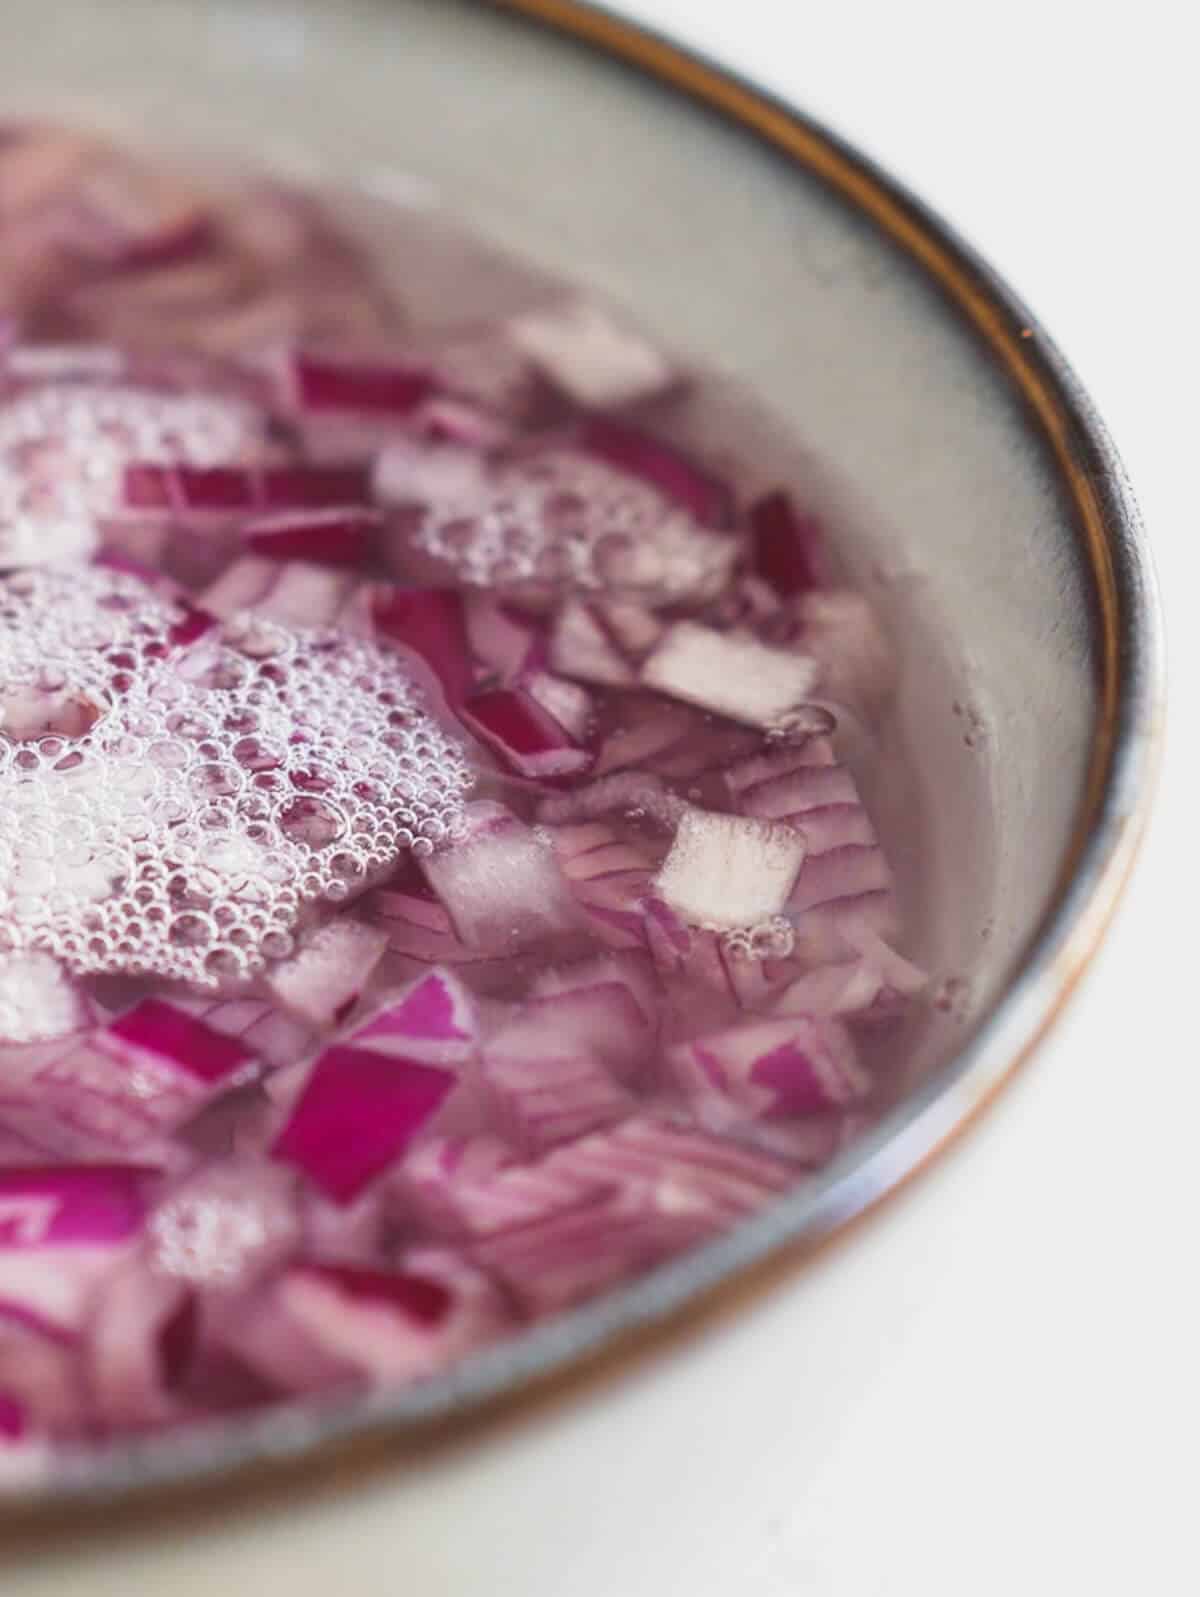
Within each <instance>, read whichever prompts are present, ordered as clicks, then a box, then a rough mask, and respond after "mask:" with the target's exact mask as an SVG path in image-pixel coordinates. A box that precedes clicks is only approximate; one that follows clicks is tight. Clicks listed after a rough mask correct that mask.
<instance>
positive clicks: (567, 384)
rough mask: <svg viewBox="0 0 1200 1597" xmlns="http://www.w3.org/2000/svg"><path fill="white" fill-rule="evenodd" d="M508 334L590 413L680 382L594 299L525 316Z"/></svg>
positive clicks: (511, 325) (568, 302)
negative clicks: (589, 410) (676, 381)
mask: <svg viewBox="0 0 1200 1597" xmlns="http://www.w3.org/2000/svg"><path fill="white" fill-rule="evenodd" d="M504 330H505V332H506V334H507V335H508V337H509V339H510V340H511V341H512V342H513V343H514V344H515V345H516V346H517V348H518V349H519V350H521V352H522V353H523V354H525V355H527V356H528V357H529V359H530V360H531V361H532V362H533V363H534V365H535V366H537V367H538V369H539V370H540V371H541V372H542V374H543V375H544V376H545V377H547V378H549V379H550V381H551V382H552V383H554V385H555V386H556V387H557V388H560V389H562V390H563V392H564V393H566V394H567V395H569V396H570V398H571V399H573V400H574V401H575V403H576V404H578V405H583V406H585V407H586V408H588V409H595V410H612V409H616V408H617V407H618V406H621V405H631V404H634V403H636V402H638V401H640V400H645V399H650V398H653V397H654V396H655V395H657V394H661V393H662V392H664V391H665V390H666V389H668V388H670V387H671V386H672V385H673V384H674V382H675V371H674V369H673V368H672V366H671V364H670V362H669V361H668V360H667V359H666V357H665V356H664V355H663V354H662V353H661V352H660V351H659V350H657V349H655V348H654V346H653V345H652V344H651V343H650V342H649V341H648V340H647V339H645V338H644V337H642V335H641V334H639V333H636V332H634V331H633V330H632V329H631V328H629V327H625V326H622V325H621V323H620V322H618V321H617V320H616V318H615V317H614V316H613V315H612V314H611V313H610V312H609V311H607V310H605V309H603V308H602V307H601V306H599V305H597V304H596V303H595V302H594V301H592V300H588V299H583V298H581V297H578V296H576V297H574V298H571V299H567V300H563V301H560V302H559V303H558V304H557V305H547V306H545V307H541V308H539V309H537V310H532V311H525V312H524V313H523V314H522V315H520V316H513V317H510V318H509V320H508V321H507V322H506V323H505V326H504Z"/></svg>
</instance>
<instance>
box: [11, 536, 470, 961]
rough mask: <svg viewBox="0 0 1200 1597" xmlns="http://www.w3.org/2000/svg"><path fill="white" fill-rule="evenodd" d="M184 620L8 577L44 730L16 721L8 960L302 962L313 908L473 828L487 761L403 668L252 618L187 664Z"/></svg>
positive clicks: (74, 586) (161, 604) (190, 653)
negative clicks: (429, 706) (466, 825)
mask: <svg viewBox="0 0 1200 1597" xmlns="http://www.w3.org/2000/svg"><path fill="white" fill-rule="evenodd" d="M180 617H181V612H180V611H179V610H178V609H177V608H176V607H175V606H174V605H172V604H171V603H169V602H166V601H164V600H162V599H159V598H158V597H156V596H155V595H153V594H151V593H150V592H149V591H148V590H147V589H146V588H145V587H144V586H143V585H142V584H141V583H140V582H138V581H137V580H136V579H135V578H132V577H128V576H125V575H122V574H117V573H110V572H105V571H100V570H96V569H94V568H87V567H85V568H80V569H78V570H73V571H70V572H66V571H60V570H56V569H43V570H39V571H27V572H22V573H18V574H17V575H14V576H11V577H9V578H8V579H6V580H5V581H3V582H0V683H3V684H4V692H5V694H12V695H15V698H16V701H17V702H18V703H19V704H20V706H21V710H22V730H23V731H24V733H25V735H24V736H15V737H14V736H11V735H6V734H5V731H4V726H3V723H2V722H0V952H4V951H8V952H18V953H19V952H24V951H29V950H41V951H44V952H46V953H49V954H52V955H54V956H55V957H56V958H57V959H59V960H61V961H62V963H63V964H64V966H66V967H67V968H68V969H69V970H70V971H72V972H75V973H77V974H89V973H100V972H110V973H111V972H119V973H125V974H144V975H154V976H159V977H162V978H165V979H175V980H180V981H184V982H187V983H189V984H191V985H193V986H196V987H199V988H215V987H218V986H222V985H225V984H227V983H230V982H232V983H236V982H238V981H241V980H244V979H246V978H248V977H250V976H253V975H254V974H255V973H257V972H258V971H259V970H261V969H262V968H263V967H264V966H265V965H266V964H267V963H268V962H269V961H272V960H274V959H279V958H284V957H286V956H287V955H288V954H290V953H291V951H292V935H291V934H292V931H293V928H294V927H295V925H296V923H297V922H298V921H299V920H300V919H301V917H302V915H303V913H304V909H305V906H306V905H310V904H318V903H322V902H323V903H326V904H337V903H339V902H344V901H346V900H347V899H349V898H351V897H352V896H353V895H354V894H355V893H357V892H359V891H361V890H362V888H363V887H365V886H367V885H369V883H370V882H372V881H374V880H376V879H377V878H378V876H379V875H380V874H381V873H383V872H384V871H386V870H388V869H389V868H390V867H391V866H392V865H393V863H394V862H395V860H396V859H397V857H398V856H399V855H400V854H401V853H402V852H403V851H404V850H405V849H413V850H414V851H415V852H418V853H426V852H430V851H431V850H432V849H433V848H434V846H435V845H436V844H437V843H439V842H442V841H444V840H446V839H447V838H450V837H453V836H454V835H455V834H456V829H457V827H458V825H459V823H460V818H461V813H462V804H463V798H464V795H465V793H466V791H467V789H468V787H469V785H470V780H471V778H470V773H469V770H468V766H467V763H466V760H465V758H464V756H463V753H462V750H461V749H460V748H459V746H458V745H457V744H456V743H454V742H453V741H452V740H451V739H450V738H448V737H447V736H446V735H445V734H444V733H443V732H442V731H441V729H440V728H439V727H438V726H437V725H436V723H435V722H434V721H433V720H432V719H431V718H430V717H429V716H428V715H427V714H426V713H425V711H424V708H423V705H422V701H421V698H420V693H419V690H418V689H417V688H416V687H415V686H414V684H413V683H412V681H411V680H410V679H409V678H408V677H407V676H406V675H405V673H404V671H403V668H402V667H401V666H400V664H399V663H398V661H397V659H396V658H395V657H394V656H393V655H391V654H389V653H384V652H382V651H380V650H378V649H376V648H375V647H374V646H373V645H371V644H369V643H365V642H362V641H360V640H358V639H354V638H350V637H347V636H345V635H343V634H335V633H318V632H304V631H293V630H289V629H287V628H284V627H282V626H279V625H278V624H276V623H274V622H267V621H265V620H262V619H261V618H254V617H253V616H250V617H247V616H243V617H235V618H234V619H233V620H232V621H231V622H228V623H226V624H225V626H224V627H223V628H222V629H221V630H220V631H219V632H213V633H210V634H208V635H206V636H205V637H204V638H202V639H201V640H200V641H199V642H198V643H195V644H193V645H192V646H191V647H190V648H187V649H181V648H179V647H177V646H176V645H175V644H174V643H173V641H172V629H173V627H174V626H175V624H176V623H177V622H178V621H179V620H180ZM38 692H44V693H45V694H46V695H47V704H48V707H49V709H48V715H47V724H45V725H44V726H35V727H34V728H33V730H32V732H31V731H30V730H29V720H30V718H29V708H28V707H29V700H30V696H31V694H36V693H38ZM64 704H65V705H67V706H68V707H69V708H70V710H71V713H72V716H73V719H72V720H71V721H70V722H69V723H67V724H66V725H64V726H63V727H62V728H61V729H60V728H59V726H58V725H57V724H56V722H55V720H54V716H55V715H56V714H58V713H60V712H61V707H62V706H63V705H64ZM81 704H84V705H87V706H90V707H91V711H90V713H91V716H92V717H94V719H93V720H92V723H91V724H90V725H86V724H85V723H86V721H87V719H88V717H87V716H83V715H80V714H79V706H80V705H81ZM81 727H82V730H80V728H81Z"/></svg>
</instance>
